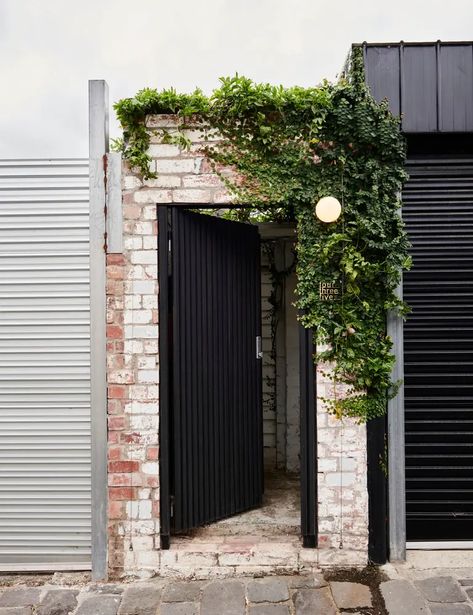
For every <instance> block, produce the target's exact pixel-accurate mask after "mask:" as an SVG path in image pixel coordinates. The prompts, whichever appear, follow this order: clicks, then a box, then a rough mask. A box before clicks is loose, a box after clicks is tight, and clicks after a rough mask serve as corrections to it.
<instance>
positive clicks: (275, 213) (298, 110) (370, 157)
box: [115, 49, 410, 420]
mask: <svg viewBox="0 0 473 615" xmlns="http://www.w3.org/2000/svg"><path fill="white" fill-rule="evenodd" d="M115 110H116V112H117V116H118V119H119V120H120V122H121V124H122V127H123V139H122V140H120V141H119V142H118V143H117V144H116V145H117V147H118V148H119V149H120V150H121V151H122V152H123V155H124V156H125V158H126V159H127V160H128V161H129V163H130V164H131V165H132V166H135V167H137V168H138V169H139V170H140V171H141V173H142V174H143V175H144V176H145V177H151V176H152V174H151V173H150V171H149V161H150V159H149V156H148V154H147V149H148V145H149V139H150V137H149V131H148V130H147V129H146V127H145V118H146V116H147V115H151V114H159V113H176V114H177V115H178V117H179V119H180V123H181V128H182V129H184V128H185V127H186V126H187V125H188V124H190V123H191V124H192V125H193V126H194V127H195V125H197V126H199V127H200V129H201V130H202V131H203V132H205V133H206V135H207V136H212V134H216V135H219V137H220V138H221V139H220V140H219V141H213V140H209V141H208V143H209V144H208V145H207V146H206V149H205V153H206V155H207V157H208V158H209V160H210V161H211V162H212V164H213V165H214V168H215V171H216V172H217V173H220V174H221V177H222V179H223V181H224V182H225V184H226V185H227V187H228V189H229V190H231V191H232V193H233V194H234V195H235V199H236V200H237V202H240V203H244V204H245V208H242V209H241V210H239V211H238V215H239V217H240V218H243V219H253V218H258V219H260V220H273V221H294V222H295V223H296V224H297V259H298V261H297V276H298V287H297V293H298V300H297V303H298V307H299V308H300V310H301V321H302V323H303V325H304V326H306V327H312V328H313V329H314V330H315V331H316V335H317V341H318V349H319V352H318V353H317V355H316V357H315V360H316V361H325V362H329V363H331V364H333V370H332V371H330V372H329V373H330V377H331V378H332V379H333V380H334V382H335V383H337V384H340V383H341V384H344V385H345V387H344V388H345V389H346V390H345V394H344V395H340V396H338V397H337V396H334V397H330V398H329V399H327V404H328V407H329V409H330V411H332V412H333V413H334V414H335V415H336V416H339V417H341V416H353V417H356V418H357V419H359V420H367V419H370V418H374V417H376V416H380V415H382V414H383V413H384V412H385V410H386V404H387V400H388V399H389V398H390V397H391V396H393V395H395V394H396V389H397V383H393V382H392V381H391V371H392V367H393V363H394V357H393V355H392V354H391V347H392V341H391V339H390V338H389V337H388V336H387V333H386V313H387V311H388V310H398V311H399V312H400V313H401V314H405V313H406V311H407V308H406V306H405V304H403V303H402V302H401V301H400V300H399V299H398V298H397V296H396V293H395V290H396V287H397V285H398V283H399V281H400V274H401V271H402V269H405V268H408V267H409V265H410V261H409V257H408V240H407V237H406V234H405V231H404V228H403V224H402V220H401V217H400V213H399V211H400V210H399V208H400V201H399V196H398V195H399V193H400V190H401V187H402V184H403V182H404V180H405V179H406V175H405V171H404V159H405V144H404V140H403V138H402V135H401V133H400V126H399V121H398V119H396V118H394V117H393V116H392V115H391V113H390V112H389V109H388V106H387V104H386V103H384V102H383V103H381V104H378V103H376V102H375V101H374V100H373V98H372V97H371V96H370V94H369V92H368V90H367V88H366V86H365V82H364V74H363V60H362V56H361V53H360V52H359V50H357V49H354V51H353V53H352V56H351V58H350V62H349V65H348V69H347V71H346V73H345V75H344V76H343V77H342V78H341V79H340V80H339V81H338V82H337V83H335V84H332V83H328V82H324V83H322V85H320V86H318V87H314V88H301V87H291V88H284V87H282V86H273V85H268V84H255V83H254V82H252V81H251V80H250V79H247V78H245V77H240V76H236V77H232V78H223V79H221V83H220V87H219V88H218V89H217V90H215V91H214V92H213V94H212V95H211V96H210V97H206V96H204V95H203V94H202V92H200V91H199V90H196V91H195V92H194V93H193V94H189V95H182V94H177V93H176V92H175V91H174V90H167V91H163V92H157V91H156V90H151V89H145V90H142V91H141V92H139V93H138V94H137V95H136V96H135V98H131V99H125V100H122V101H120V102H118V103H116V105H115ZM161 134H162V139H163V140H164V141H165V142H166V141H167V142H169V140H172V141H173V142H177V143H178V144H179V145H180V146H181V147H186V141H185V132H183V130H179V131H178V132H177V133H175V134H172V135H169V134H167V133H165V132H164V131H163V132H162V133H161ZM228 167H230V168H233V169H234V170H235V172H236V173H235V174H234V175H231V174H230V175H229V174H227V173H222V169H225V168H228ZM327 195H331V196H335V197H337V198H338V199H339V201H341V203H342V215H341V217H340V218H339V220H338V221H337V222H335V223H331V224H325V223H323V222H320V221H319V220H318V219H317V218H316V217H315V216H314V206H315V203H316V202H317V201H318V199H320V198H321V197H323V196H327ZM327 284H328V285H330V287H331V288H334V289H337V292H336V293H334V294H333V297H332V299H330V300H327V298H326V295H324V294H321V292H320V288H321V286H323V285H327Z"/></svg>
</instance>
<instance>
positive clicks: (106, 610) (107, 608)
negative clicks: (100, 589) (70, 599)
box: [75, 594, 121, 615]
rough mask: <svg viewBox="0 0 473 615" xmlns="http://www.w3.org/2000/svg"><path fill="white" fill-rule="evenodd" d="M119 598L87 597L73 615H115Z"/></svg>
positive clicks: (104, 596) (105, 596)
mask: <svg viewBox="0 0 473 615" xmlns="http://www.w3.org/2000/svg"><path fill="white" fill-rule="evenodd" d="M120 600H121V596H115V595H113V596H107V595H105V594H103V595H97V596H88V597H87V598H86V599H85V600H84V601H83V602H81V604H80V605H79V608H78V609H77V610H76V612H75V615H117V612H118V605H119V604H120Z"/></svg>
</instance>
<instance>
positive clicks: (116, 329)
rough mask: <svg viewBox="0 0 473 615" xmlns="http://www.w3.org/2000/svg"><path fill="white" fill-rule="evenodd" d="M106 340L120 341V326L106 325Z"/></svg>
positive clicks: (121, 332) (121, 333) (121, 336)
mask: <svg viewBox="0 0 473 615" xmlns="http://www.w3.org/2000/svg"><path fill="white" fill-rule="evenodd" d="M107 337H108V339H122V338H123V327H122V326H121V325H107Z"/></svg>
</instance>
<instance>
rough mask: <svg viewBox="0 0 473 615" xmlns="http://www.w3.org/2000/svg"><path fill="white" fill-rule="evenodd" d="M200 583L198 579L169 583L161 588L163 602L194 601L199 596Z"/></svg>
mask: <svg viewBox="0 0 473 615" xmlns="http://www.w3.org/2000/svg"><path fill="white" fill-rule="evenodd" d="M201 591H202V583H200V582H198V581H182V582H180V581H177V582H174V583H169V584H168V585H167V586H166V587H165V588H164V590H163V598H162V600H163V602H195V601H197V600H198V599H199V597H200V592H201Z"/></svg>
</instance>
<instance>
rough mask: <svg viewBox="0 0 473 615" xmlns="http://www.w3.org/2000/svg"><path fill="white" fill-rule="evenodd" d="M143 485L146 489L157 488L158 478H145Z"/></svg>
mask: <svg viewBox="0 0 473 615" xmlns="http://www.w3.org/2000/svg"><path fill="white" fill-rule="evenodd" d="M145 483H146V486H147V487H151V488H156V487H159V478H158V477H157V476H147V477H146V481H145Z"/></svg>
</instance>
